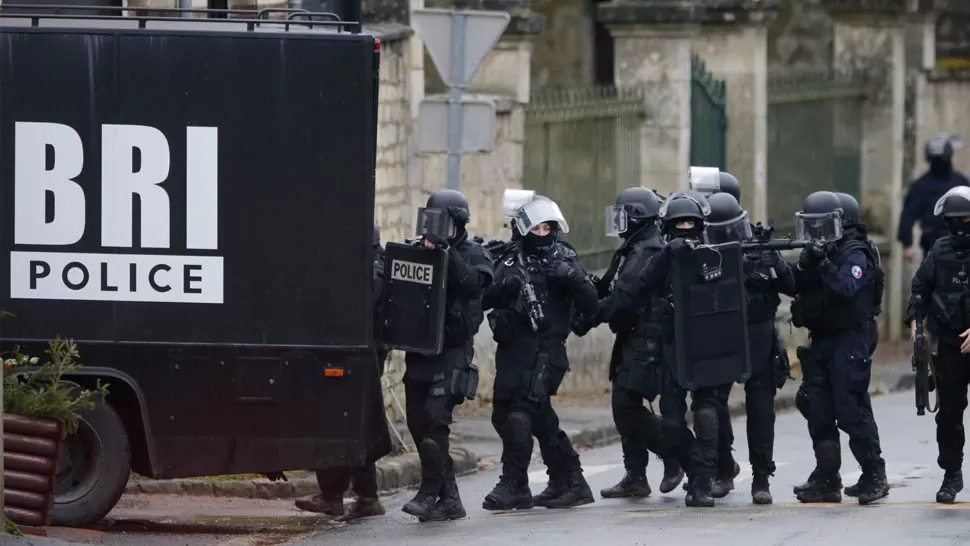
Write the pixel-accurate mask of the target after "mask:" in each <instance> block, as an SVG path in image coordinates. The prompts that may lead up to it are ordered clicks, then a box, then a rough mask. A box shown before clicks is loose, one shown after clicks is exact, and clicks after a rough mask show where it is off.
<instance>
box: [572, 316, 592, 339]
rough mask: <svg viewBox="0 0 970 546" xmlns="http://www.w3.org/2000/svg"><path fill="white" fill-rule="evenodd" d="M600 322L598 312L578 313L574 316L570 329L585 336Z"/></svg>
mask: <svg viewBox="0 0 970 546" xmlns="http://www.w3.org/2000/svg"><path fill="white" fill-rule="evenodd" d="M598 324H599V317H598V313H595V314H593V315H584V314H583V313H576V315H575V316H573V320H572V323H571V324H570V329H571V330H572V332H573V333H574V334H576V335H577V336H579V337H583V336H585V335H586V334H588V333H589V331H590V330H592V329H593V328H594V327H596V326H597V325H598Z"/></svg>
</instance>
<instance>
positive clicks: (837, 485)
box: [795, 474, 842, 503]
mask: <svg viewBox="0 0 970 546" xmlns="http://www.w3.org/2000/svg"><path fill="white" fill-rule="evenodd" d="M807 485H808V488H806V489H803V490H802V491H801V492H799V493H796V494H795V497H796V498H797V499H798V500H799V501H800V502H804V503H817V502H842V479H841V477H839V476H838V474H836V475H834V476H830V477H828V478H826V477H825V476H819V477H818V479H817V480H816V481H810V482H808V484H807Z"/></svg>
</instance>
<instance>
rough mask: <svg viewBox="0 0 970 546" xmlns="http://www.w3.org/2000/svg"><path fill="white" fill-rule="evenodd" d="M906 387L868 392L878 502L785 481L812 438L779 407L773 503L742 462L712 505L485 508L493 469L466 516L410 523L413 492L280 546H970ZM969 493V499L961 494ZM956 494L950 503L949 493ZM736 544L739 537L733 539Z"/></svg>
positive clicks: (479, 481)
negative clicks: (883, 475)
mask: <svg viewBox="0 0 970 546" xmlns="http://www.w3.org/2000/svg"><path fill="white" fill-rule="evenodd" d="M912 400H913V395H912V393H911V392H906V393H900V394H896V395H892V396H888V397H880V398H877V399H875V401H874V402H875V414H876V418H877V421H878V423H879V425H880V430H881V436H882V441H883V450H884V455H885V458H886V461H887V473H888V475H889V480H890V482H891V484H892V490H891V492H890V495H889V497H888V498H887V499H885V500H884V501H882V502H881V503H880V504H878V505H872V506H866V507H863V506H859V505H858V504H857V501H856V500H855V499H852V498H849V497H846V498H845V499H843V502H842V503H841V504H836V505H803V504H801V503H799V502H798V501H797V500H796V499H795V497H794V495H793V494H792V487H793V486H794V485H795V484H797V483H801V482H802V481H804V479H805V478H806V477H807V475H808V473H809V472H810V471H811V469H812V468H813V467H814V459H813V458H812V455H811V443H810V441H809V439H808V434H807V431H806V428H805V423H804V420H803V419H802V418H801V416H800V415H798V414H797V413H786V414H780V415H779V416H778V419H777V423H776V431H777V436H776V441H775V459H776V463H777V466H778V471H777V472H776V475H775V478H774V480H773V483H772V493H773V495H774V497H775V504H773V505H771V506H755V505H752V504H751V496H750V487H751V473H750V467H749V466H748V465H742V468H743V470H742V474H741V475H740V476H739V477H738V479H736V480H735V483H736V485H737V489H735V490H734V491H733V492H732V493H731V494H729V495H728V496H727V497H726V498H724V499H722V500H721V501H720V502H719V503H718V506H716V507H715V508H707V509H703V508H687V507H685V506H684V493H683V491H682V490H680V489H678V490H676V491H675V492H673V493H671V494H668V495H661V494H660V493H659V492H658V491H654V493H653V495H651V496H650V497H649V498H647V499H644V500H636V501H628V500H603V499H600V498H597V501H596V502H595V503H594V504H591V505H588V506H584V507H579V508H575V509H572V510H548V509H544V508H539V509H533V510H527V511H516V512H506V513H491V512H487V511H485V510H482V508H481V501H482V498H483V497H484V495H485V494H486V493H488V491H490V490H491V488H492V486H493V485H494V484H495V480H496V479H497V472H496V471H491V472H484V473H480V474H478V475H475V476H471V477H468V478H465V479H463V480H461V481H460V483H459V487H460V489H461V494H462V498H463V500H464V502H465V507H466V509H467V510H468V518H467V519H464V520H460V521H456V522H445V523H425V524H422V523H418V522H417V521H416V520H415V519H414V518H412V517H410V516H408V515H406V514H404V513H403V512H401V511H400V507H401V506H402V505H403V503H404V502H406V501H407V500H408V499H409V498H410V496H411V495H412V494H413V492H404V493H401V494H398V495H396V496H395V497H394V498H393V499H391V500H389V501H387V502H386V507H387V508H388V515H387V516H385V517H383V518H377V519H372V520H369V521H368V520H363V521H358V522H354V523H351V524H347V525H344V526H341V527H338V528H335V529H330V530H327V531H325V532H321V533H318V534H315V535H312V536H307V537H301V538H298V539H295V540H292V541H289V542H286V544H293V545H297V544H299V545H312V544H326V545H327V546H338V545H344V544H347V545H350V544H367V545H368V546H379V545H385V544H386V545H402V544H421V545H425V544H428V545H430V544H469V545H472V544H473V545H475V546H490V545H496V546H499V545H508V544H531V545H545V544H548V545H555V546H567V545H570V544H584V545H585V544H589V541H590V540H597V541H603V542H609V543H612V544H617V545H619V544H628V545H634V544H658V543H659V542H660V541H663V543H666V544H686V543H688V541H694V543H700V544H710V545H719V544H724V545H728V544H730V545H737V544H739V543H743V544H752V545H769V544H770V545H775V544H777V545H786V546H788V545H790V546H802V545H821V544H867V543H868V544H878V545H879V546H889V545H896V544H898V545H913V544H919V545H920V546H931V545H943V544H951V545H956V544H967V543H968V542H970V510H968V508H970V504H960V503H958V504H954V505H951V506H941V505H937V504H936V503H935V502H933V501H934V499H935V494H936V489H937V488H938V486H939V484H940V480H941V479H942V471H941V470H940V469H939V468H938V467H937V466H936V464H935V460H936V440H935V428H934V423H933V421H932V419H933V416H930V415H927V416H923V417H917V416H916V411H915V409H914V408H913V402H912ZM734 427H735V434H736V436H737V439H736V443H735V450H736V453H735V455H736V457H737V458H738V460H739V461H741V462H745V461H747V447H746V440H745V438H746V434H745V422H744V419H743V418H741V419H737V420H735V421H734ZM581 455H582V461H583V465H584V467H585V469H586V476H587V480H588V481H589V482H590V485H591V487H592V488H593V490H594V492H595V493H596V494H597V497H598V492H599V490H600V489H601V488H604V487H608V486H610V485H612V484H613V483H615V482H616V481H617V480H618V479H619V478H620V477H621V476H622V474H623V468H622V465H621V464H619V463H620V461H621V455H620V447H619V445H614V446H610V447H606V448H602V449H596V450H592V451H587V452H584V453H582V454H581ZM532 470H533V472H532V473H531V476H530V478H531V482H532V484H531V485H532V490H533V492H534V493H538V492H539V491H540V490H541V489H542V488H543V487H544V485H545V484H544V482H545V472H544V468H543V467H542V466H541V463H538V464H536V463H534V464H533V468H532ZM661 474H662V466H661V465H660V464H657V463H656V462H655V461H651V464H650V468H649V469H648V475H649V478H650V482H651V485H654V486H655V485H656V484H658V483H659V481H660V477H661ZM859 474H860V471H859V469H858V466H857V465H856V463H855V460H854V459H853V458H852V455H851V453H850V452H849V449H848V442H847V441H843V470H842V476H843V481H844V482H845V483H846V485H850V484H852V483H855V481H856V479H858V476H859ZM967 498H970V493H968V496H967ZM958 500H959V498H958ZM741 541H743V542H741Z"/></svg>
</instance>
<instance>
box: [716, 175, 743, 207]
mask: <svg viewBox="0 0 970 546" xmlns="http://www.w3.org/2000/svg"><path fill="white" fill-rule="evenodd" d="M718 182H719V183H720V186H721V189H720V191H721V192H724V193H728V194H731V196H732V197H734V199H735V200H736V201H741V183H740V182H738V179H737V178H735V176H734V175H733V174H731V173H726V172H724V171H721V172H720V174H719V175H718ZM713 206H714V204H713V203H711V207H713Z"/></svg>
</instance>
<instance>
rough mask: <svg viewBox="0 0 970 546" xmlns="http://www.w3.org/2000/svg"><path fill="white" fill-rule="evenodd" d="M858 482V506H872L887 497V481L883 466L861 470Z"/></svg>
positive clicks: (876, 465) (878, 465)
mask: <svg viewBox="0 0 970 546" xmlns="http://www.w3.org/2000/svg"><path fill="white" fill-rule="evenodd" d="M866 470H868V472H866ZM859 482H860V487H859V504H872V503H874V502H876V501H877V500H879V499H882V498H885V497H888V496H889V480H887V479H886V465H885V464H874V465H872V467H869V468H866V469H865V470H863V472H862V478H860V479H859Z"/></svg>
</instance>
